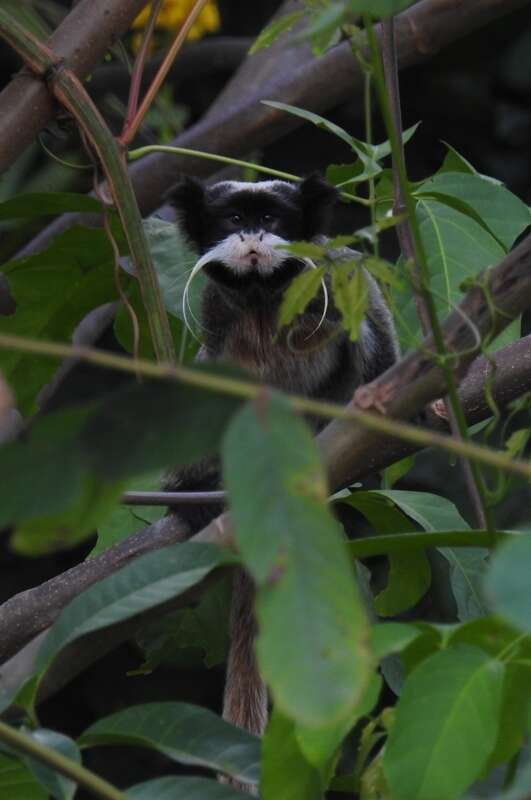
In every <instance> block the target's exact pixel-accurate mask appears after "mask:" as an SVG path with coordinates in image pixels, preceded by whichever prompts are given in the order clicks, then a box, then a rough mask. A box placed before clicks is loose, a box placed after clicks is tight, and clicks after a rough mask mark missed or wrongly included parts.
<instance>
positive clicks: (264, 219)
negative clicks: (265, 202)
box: [260, 214, 275, 225]
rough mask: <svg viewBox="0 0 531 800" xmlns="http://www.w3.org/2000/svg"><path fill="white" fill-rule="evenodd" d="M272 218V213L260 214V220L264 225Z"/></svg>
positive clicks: (271, 220) (269, 222)
mask: <svg viewBox="0 0 531 800" xmlns="http://www.w3.org/2000/svg"><path fill="white" fill-rule="evenodd" d="M274 219H275V218H274V216H273V214H262V216H261V217H260V221H261V222H262V223H263V224H264V225H268V224H271V222H273V220H274Z"/></svg>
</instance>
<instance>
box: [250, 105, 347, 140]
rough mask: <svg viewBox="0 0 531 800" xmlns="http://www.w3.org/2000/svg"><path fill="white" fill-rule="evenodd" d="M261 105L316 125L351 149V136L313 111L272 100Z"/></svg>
mask: <svg viewBox="0 0 531 800" xmlns="http://www.w3.org/2000/svg"><path fill="white" fill-rule="evenodd" d="M262 103H263V104H264V105H266V106H271V108H276V109H278V111H286V112H287V113H288V114H293V115H294V116H295V117H300V118H301V119H305V120H306V122H311V123H313V125H317V127H318V128H321V129H322V130H325V131H328V133H332V134H333V135H334V136H338V137H339V138H340V139H342V140H343V141H344V142H346V143H347V144H348V145H349V146H350V147H352V136H351V135H350V133H347V131H346V130H345V129H344V128H340V126H339V125H336V124H335V122H330V120H328V119H325V118H324V117H321V116H320V115H319V114H315V113H314V112H313V111H306V109H304V108H298V107H297V106H291V105H289V104H288V103H277V102H276V101H274V100H262Z"/></svg>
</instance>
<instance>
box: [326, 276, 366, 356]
mask: <svg viewBox="0 0 531 800" xmlns="http://www.w3.org/2000/svg"><path fill="white" fill-rule="evenodd" d="M332 293H333V295H334V303H335V304H336V306H337V308H338V311H339V312H340V314H341V320H342V324H343V327H344V328H345V330H346V331H348V334H349V337H350V340H351V341H352V342H355V341H356V340H357V338H358V336H359V332H360V326H361V323H362V322H363V319H364V317H365V312H366V310H367V306H368V302H369V288H368V285H367V278H366V276H365V274H364V272H363V269H362V268H361V267H360V265H359V264H357V263H356V262H349V261H347V262H345V263H344V264H335V265H334V269H333V270H332Z"/></svg>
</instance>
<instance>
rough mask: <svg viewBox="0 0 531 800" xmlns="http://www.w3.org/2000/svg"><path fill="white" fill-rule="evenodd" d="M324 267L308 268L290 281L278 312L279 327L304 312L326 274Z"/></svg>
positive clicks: (287, 323)
mask: <svg viewBox="0 0 531 800" xmlns="http://www.w3.org/2000/svg"><path fill="white" fill-rule="evenodd" d="M324 272H325V271H324V267H318V268H317V269H306V270H304V272H301V273H300V275H297V277H296V278H294V280H293V281H292V282H291V283H290V285H289V286H288V288H287V289H286V291H285V292H284V296H283V298H282V303H281V305H280V309H279V312H278V327H279V328H281V327H283V326H284V325H289V323H290V322H292V321H293V320H294V319H295V317H296V316H297V315H298V314H302V312H303V311H304V310H305V308H306V306H307V305H308V303H310V302H311V301H312V300H313V298H314V297H315V295H316V294H317V292H318V291H319V289H320V288H321V283H322V280H323V276H324Z"/></svg>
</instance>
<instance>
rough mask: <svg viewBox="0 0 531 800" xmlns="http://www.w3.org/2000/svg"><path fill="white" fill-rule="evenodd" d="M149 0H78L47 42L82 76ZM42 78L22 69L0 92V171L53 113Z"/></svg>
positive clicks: (45, 123)
mask: <svg viewBox="0 0 531 800" xmlns="http://www.w3.org/2000/svg"><path fill="white" fill-rule="evenodd" d="M146 2H147V0H81V2H80V3H78V4H77V5H76V6H75V7H74V8H73V10H72V11H71V12H70V14H69V15H68V16H67V17H66V18H65V19H64V21H63V22H62V23H61V25H60V26H59V27H58V28H57V30H56V31H55V32H54V33H53V34H52V36H51V37H50V39H49V40H48V42H47V45H48V47H49V48H50V49H51V50H53V52H54V53H55V54H56V55H57V56H58V57H59V58H61V59H63V60H64V61H65V62H66V65H67V66H68V67H69V68H70V69H71V70H72V71H73V72H74V73H75V75H77V76H78V77H79V78H85V77H86V76H87V75H88V74H89V72H90V71H91V70H92V69H93V68H94V67H95V66H96V65H97V64H99V62H100V61H101V60H102V59H103V56H104V55H105V53H106V51H107V50H108V49H109V47H110V46H111V45H112V44H114V43H115V42H116V40H117V39H118V38H119V37H120V36H121V35H122V34H123V33H125V31H127V30H128V29H129V28H130V26H131V23H132V21H133V20H134V18H135V17H136V15H137V14H138V12H139V11H141V9H142V8H143V7H144V6H145V5H146ZM55 114H56V106H55V103H54V100H53V97H52V96H51V95H50V93H49V91H48V89H47V87H46V85H45V83H44V82H43V81H42V80H39V79H38V78H36V77H34V76H33V75H31V74H30V73H29V72H28V71H27V70H26V69H22V70H21V71H20V72H19V73H18V74H17V75H16V76H15V77H14V79H13V80H12V81H11V83H10V84H9V85H8V86H6V88H5V89H4V90H3V91H2V92H1V93H0V120H1V123H0V174H1V173H2V172H3V171H4V170H5V169H7V168H8V167H9V166H10V165H11V164H12V163H13V162H14V161H15V160H16V159H17V158H18V157H19V156H20V155H21V154H22V153H23V152H24V150H25V149H26V148H27V147H28V146H29V145H30V144H31V143H32V142H33V140H34V139H35V137H36V136H37V134H38V133H39V131H41V130H42V129H43V128H44V127H45V126H46V125H47V124H48V123H49V122H50V121H51V120H52V119H53V118H54V116H55Z"/></svg>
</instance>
